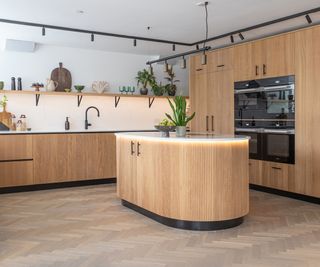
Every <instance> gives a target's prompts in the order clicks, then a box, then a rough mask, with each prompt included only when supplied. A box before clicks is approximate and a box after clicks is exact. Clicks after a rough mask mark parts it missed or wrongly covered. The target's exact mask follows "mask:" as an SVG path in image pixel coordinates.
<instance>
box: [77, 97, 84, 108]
mask: <svg viewBox="0 0 320 267" xmlns="http://www.w3.org/2000/svg"><path fill="white" fill-rule="evenodd" d="M77 97H78V107H80V104H81V101H82V98H83V95H78V96H77Z"/></svg>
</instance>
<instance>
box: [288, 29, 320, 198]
mask: <svg viewBox="0 0 320 267" xmlns="http://www.w3.org/2000/svg"><path fill="white" fill-rule="evenodd" d="M295 46H296V50H295V51H296V53H295V59H296V65H295V66H296V69H295V72H296V89H295V93H296V97H295V98H296V123H295V127H296V144H295V162H296V164H295V179H294V182H293V183H291V184H290V189H291V190H292V191H295V192H298V193H302V194H306V195H311V196H315V197H320V142H319V132H320V106H319V103H320V90H319V85H320V75H319V70H320V27H319V26H316V27H313V28H310V29H306V30H302V31H298V32H296V33H295Z"/></svg>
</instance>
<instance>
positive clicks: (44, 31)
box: [42, 27, 46, 36]
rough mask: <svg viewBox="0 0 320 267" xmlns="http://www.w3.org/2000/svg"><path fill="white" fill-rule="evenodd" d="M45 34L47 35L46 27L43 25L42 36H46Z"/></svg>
mask: <svg viewBox="0 0 320 267" xmlns="http://www.w3.org/2000/svg"><path fill="white" fill-rule="evenodd" d="M45 35H46V28H45V27H42V36H45Z"/></svg>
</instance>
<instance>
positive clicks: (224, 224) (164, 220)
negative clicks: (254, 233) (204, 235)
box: [121, 199, 244, 231]
mask: <svg viewBox="0 0 320 267" xmlns="http://www.w3.org/2000/svg"><path fill="white" fill-rule="evenodd" d="M121 203H122V205H123V206H125V207H127V208H130V209H132V210H134V211H136V212H138V213H140V214H142V215H144V216H146V217H148V218H150V219H152V220H155V221H157V222H159V223H161V224H164V225H166V226H169V227H173V228H178V229H183V230H192V231H216V230H223V229H228V228H232V227H236V226H238V225H240V224H242V223H243V221H244V217H239V218H235V219H231V220H224V221H186V220H177V219H172V218H168V217H164V216H161V215H158V214H156V213H153V212H151V211H148V210H146V209H144V208H141V207H139V206H137V205H135V204H132V203H130V202H128V201H126V200H123V199H121Z"/></svg>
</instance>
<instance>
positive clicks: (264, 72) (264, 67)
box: [263, 64, 267, 75]
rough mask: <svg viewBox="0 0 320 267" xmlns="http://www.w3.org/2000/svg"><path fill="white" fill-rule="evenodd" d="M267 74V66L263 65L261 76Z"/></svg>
mask: <svg viewBox="0 0 320 267" xmlns="http://www.w3.org/2000/svg"><path fill="white" fill-rule="evenodd" d="M266 74H267V65H266V64H263V75H266Z"/></svg>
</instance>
